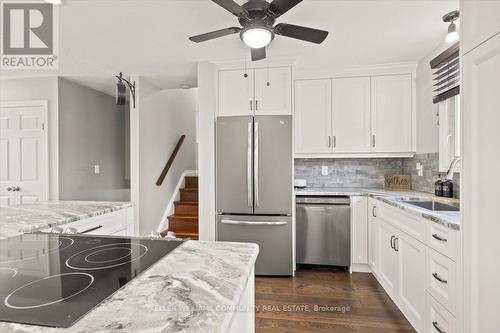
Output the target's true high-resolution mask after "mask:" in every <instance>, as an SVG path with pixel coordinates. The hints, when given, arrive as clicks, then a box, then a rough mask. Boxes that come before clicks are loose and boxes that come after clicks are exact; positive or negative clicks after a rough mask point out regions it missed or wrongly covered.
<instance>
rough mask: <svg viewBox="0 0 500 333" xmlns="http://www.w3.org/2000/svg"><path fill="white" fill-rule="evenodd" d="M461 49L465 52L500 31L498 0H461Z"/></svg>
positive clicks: (499, 5) (499, 1)
mask: <svg viewBox="0 0 500 333" xmlns="http://www.w3.org/2000/svg"><path fill="white" fill-rule="evenodd" d="M461 3H462V6H461V9H460V11H461V13H460V23H461V26H462V36H461V49H462V50H461V51H462V52H463V53H467V52H469V51H470V50H472V49H473V48H475V47H476V46H478V45H479V44H481V43H482V42H484V41H486V40H487V39H488V38H491V37H492V36H494V35H495V34H497V33H500V14H499V13H500V0H462V1H461Z"/></svg>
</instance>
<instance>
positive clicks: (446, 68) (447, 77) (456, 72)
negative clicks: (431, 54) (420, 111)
mask: <svg viewBox="0 0 500 333" xmlns="http://www.w3.org/2000/svg"><path fill="white" fill-rule="evenodd" d="M459 51H460V44H459V42H457V43H455V44H453V45H452V46H450V47H449V48H448V49H446V50H445V51H444V52H442V53H441V54H439V55H438V56H437V57H436V58H434V59H432V60H431V62H430V65H431V69H433V70H435V71H434V73H433V75H434V79H433V88H434V89H433V93H434V97H433V102H434V104H436V103H439V102H442V101H444V100H447V99H448V98H451V97H453V96H456V95H458V94H459V93H460V58H459Z"/></svg>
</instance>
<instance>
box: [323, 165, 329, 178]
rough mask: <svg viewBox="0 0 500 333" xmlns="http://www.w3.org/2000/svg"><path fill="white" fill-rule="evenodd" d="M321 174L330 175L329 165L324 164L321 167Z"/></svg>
mask: <svg viewBox="0 0 500 333" xmlns="http://www.w3.org/2000/svg"><path fill="white" fill-rule="evenodd" d="M321 175H322V176H328V167H327V166H322V167H321Z"/></svg>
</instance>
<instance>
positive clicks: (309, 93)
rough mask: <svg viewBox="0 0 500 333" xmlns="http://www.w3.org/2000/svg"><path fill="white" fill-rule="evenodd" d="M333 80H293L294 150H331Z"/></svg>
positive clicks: (319, 151)
mask: <svg viewBox="0 0 500 333" xmlns="http://www.w3.org/2000/svg"><path fill="white" fill-rule="evenodd" d="M331 133H332V81H331V80H330V79H325V80H299V81H296V82H295V152H296V153H331V152H332V147H331V135H332V134H331Z"/></svg>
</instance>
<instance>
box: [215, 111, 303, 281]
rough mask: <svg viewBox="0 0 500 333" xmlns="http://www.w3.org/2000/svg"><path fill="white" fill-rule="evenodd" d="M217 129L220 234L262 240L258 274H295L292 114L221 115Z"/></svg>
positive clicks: (237, 239)
mask: <svg viewBox="0 0 500 333" xmlns="http://www.w3.org/2000/svg"><path fill="white" fill-rule="evenodd" d="M216 131H217V133H216V137H217V140H216V156H217V158H216V169H217V172H216V202H217V239H218V240H219V241H231V242H251V243H257V244H258V245H259V247H260V249H259V250H260V251H259V256H258V258H257V262H256V264H255V273H256V274H257V275H292V274H293V239H292V237H293V225H292V211H293V171H292V170H293V152H292V116H235V117H219V118H217V126H216Z"/></svg>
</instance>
